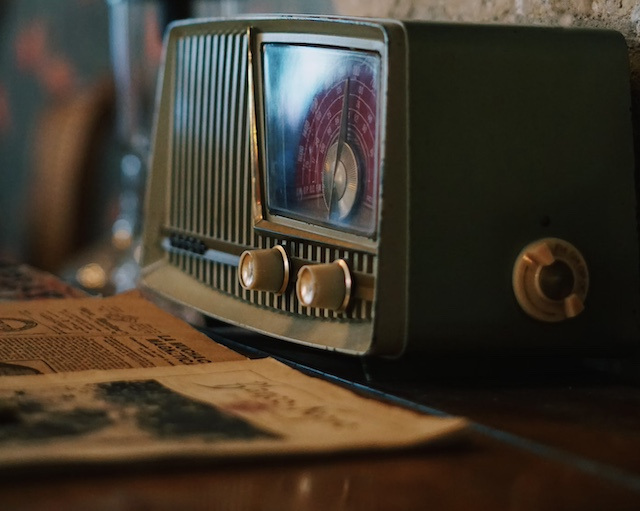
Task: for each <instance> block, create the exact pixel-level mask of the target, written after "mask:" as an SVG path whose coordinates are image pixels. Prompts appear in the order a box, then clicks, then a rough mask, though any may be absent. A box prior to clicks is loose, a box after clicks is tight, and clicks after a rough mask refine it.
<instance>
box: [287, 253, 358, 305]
mask: <svg viewBox="0 0 640 511" xmlns="http://www.w3.org/2000/svg"><path fill="white" fill-rule="evenodd" d="M352 284H353V280H352V278H351V271H350V270H349V265H348V264H347V262H346V261H344V260H343V259H338V260H337V261H334V262H332V263H328V264H312V265H305V266H303V267H302V268H300V271H299V272H298V280H297V282H296V293H297V295H298V300H300V303H302V305H304V306H305V307H317V308H320V309H328V310H333V311H337V312H341V311H344V310H345V309H346V308H347V307H348V306H349V300H350V299H351V288H352Z"/></svg>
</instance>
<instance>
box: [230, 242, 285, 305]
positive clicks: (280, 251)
mask: <svg viewBox="0 0 640 511" xmlns="http://www.w3.org/2000/svg"><path fill="white" fill-rule="evenodd" d="M290 270H291V265H290V262H289V256H288V255H287V251H286V250H285V249H284V247H282V246H281V245H276V246H275V247H273V248H267V249H263V250H245V251H244V252H243V253H242V254H241V255H240V262H239V263H238V279H239V280H240V285H241V286H242V287H243V288H245V289H251V290H253V291H269V292H272V293H275V294H282V293H284V291H285V289H287V285H288V284H289V274H290Z"/></svg>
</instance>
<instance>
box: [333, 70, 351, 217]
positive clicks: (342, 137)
mask: <svg viewBox="0 0 640 511" xmlns="http://www.w3.org/2000/svg"><path fill="white" fill-rule="evenodd" d="M348 114H349V78H347V79H346V81H345V82H344V92H343V96H342V112H341V114H340V133H339V134H338V147H337V148H336V159H335V160H334V162H333V166H332V168H331V186H330V188H329V218H331V209H332V207H333V189H334V187H335V182H336V172H337V171H338V163H339V162H340V157H341V156H342V148H343V147H344V144H345V142H346V140H347V127H348V124H347V117H348Z"/></svg>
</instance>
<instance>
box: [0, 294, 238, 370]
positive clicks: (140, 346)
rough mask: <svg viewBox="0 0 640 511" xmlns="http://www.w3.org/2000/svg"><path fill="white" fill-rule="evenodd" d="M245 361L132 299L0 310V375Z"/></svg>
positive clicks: (49, 303)
mask: <svg viewBox="0 0 640 511" xmlns="http://www.w3.org/2000/svg"><path fill="white" fill-rule="evenodd" d="M243 359H244V357H243V356H241V355H239V354H237V353H235V352H234V351H232V350H229V349H227V348H225V347H223V346H220V345H219V344H217V343H215V342H213V341H211V340H210V339H209V338H208V337H207V336H205V335H204V334H201V333H200V332H198V331H197V330H195V329H194V328H192V327H191V326H189V325H188V324H187V323H185V322H183V321H181V320H179V319H177V318H174V317H173V316H171V315H170V314H168V313H166V312H164V311H162V310H161V309H159V308H158V307H156V306H155V305H153V304H152V303H151V302H149V301H147V300H145V299H144V298H142V297H141V296H140V295H139V293H138V292H131V293H126V294H123V295H118V296H115V297H111V298H102V299H99V298H81V299H65V300H46V301H29V302H12V303H2V304H0V375H18V374H22V375H24V374H48V373H60V372H66V371H82V370H89V369H124V368H142V367H163V366H175V365H198V364H206V363H210V362H222V361H229V360H243Z"/></svg>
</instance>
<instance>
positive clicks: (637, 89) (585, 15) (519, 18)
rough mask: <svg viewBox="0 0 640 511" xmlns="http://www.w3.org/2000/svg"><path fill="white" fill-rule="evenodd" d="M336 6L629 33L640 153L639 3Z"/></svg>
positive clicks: (354, 11) (355, 0) (453, 0)
mask: <svg viewBox="0 0 640 511" xmlns="http://www.w3.org/2000/svg"><path fill="white" fill-rule="evenodd" d="M336 6H337V8H338V11H339V13H340V14H342V15H350V16H375V17H389V18H399V19H425V20H434V21H461V22H481V23H506V24H514V23H517V24H529V25H531V24H540V25H554V26H564V27H595V28H611V29H614V30H618V31H620V32H621V33H622V34H624V36H625V37H626V39H627V44H628V46H629V57H630V61H631V82H632V83H631V87H632V94H633V98H632V102H633V107H634V108H633V110H634V112H633V115H634V130H635V137H636V138H635V139H636V154H638V155H640V1H637V0H482V1H478V0H376V1H375V2H371V1H369V0H337V1H336ZM637 168H640V163H639V164H637Z"/></svg>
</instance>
